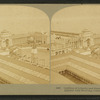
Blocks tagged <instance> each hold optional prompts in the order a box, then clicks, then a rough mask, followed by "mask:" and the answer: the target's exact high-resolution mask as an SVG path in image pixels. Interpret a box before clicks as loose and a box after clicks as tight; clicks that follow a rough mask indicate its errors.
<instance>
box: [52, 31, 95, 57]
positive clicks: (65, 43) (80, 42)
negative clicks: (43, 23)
mask: <svg viewBox="0 0 100 100" xmlns="http://www.w3.org/2000/svg"><path fill="white" fill-rule="evenodd" d="M92 45H94V38H93V33H92V32H90V31H88V30H87V29H85V30H83V31H82V32H81V33H69V32H58V31H52V32H51V54H52V55H56V54H62V53H66V52H70V51H72V50H74V49H79V48H83V49H87V48H89V47H90V46H92Z"/></svg>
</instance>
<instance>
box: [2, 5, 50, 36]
mask: <svg viewBox="0 0 100 100" xmlns="http://www.w3.org/2000/svg"><path fill="white" fill-rule="evenodd" d="M49 23H50V21H49V18H48V16H47V15H46V14H45V13H44V12H43V11H41V10H39V9H37V8H34V7H28V6H20V5H0V32H1V31H3V30H7V31H9V32H10V33H12V34H24V33H28V32H47V33H48V32H49V30H50V29H49V28H50V24H49Z"/></svg>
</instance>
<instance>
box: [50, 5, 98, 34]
mask: <svg viewBox="0 0 100 100" xmlns="http://www.w3.org/2000/svg"><path fill="white" fill-rule="evenodd" d="M51 23H52V25H51V27H52V30H55V31H65V32H81V31H82V30H84V29H88V30H89V31H92V32H94V33H97V34H100V5H79V6H72V7H66V8H64V9H61V10H59V11H58V12H57V13H55V14H54V16H53V17H52V22H51Z"/></svg>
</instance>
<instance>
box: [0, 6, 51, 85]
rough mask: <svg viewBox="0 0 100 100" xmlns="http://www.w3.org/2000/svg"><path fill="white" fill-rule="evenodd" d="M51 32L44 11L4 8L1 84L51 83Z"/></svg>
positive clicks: (0, 30) (1, 16)
mask: <svg viewBox="0 0 100 100" xmlns="http://www.w3.org/2000/svg"><path fill="white" fill-rule="evenodd" d="M49 31H50V21H49V18H48V16H47V15H46V13H44V12H43V11H42V10H40V9H38V8H35V7H30V6H24V5H14V4H13V5H10V4H9V5H7V4H5V5H0V84H49V74H50V71H49V70H50V64H49V61H50V59H49V58H50V53H49V52H50V41H49V40H50V39H49Z"/></svg>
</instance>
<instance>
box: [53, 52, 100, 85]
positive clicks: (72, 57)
mask: <svg viewBox="0 0 100 100" xmlns="http://www.w3.org/2000/svg"><path fill="white" fill-rule="evenodd" d="M51 68H52V70H53V71H55V72H58V73H60V74H62V75H65V76H66V74H68V73H69V74H70V75H71V76H73V77H75V78H77V79H78V80H80V81H83V82H84V83H85V84H100V62H99V61H97V60H95V59H93V58H90V57H87V56H85V55H81V54H78V53H75V52H73V53H70V54H64V55H63V56H61V55H59V56H58V57H56V59H54V57H52V58H51ZM67 76H68V75H67ZM67 76H66V77H67Z"/></svg>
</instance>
